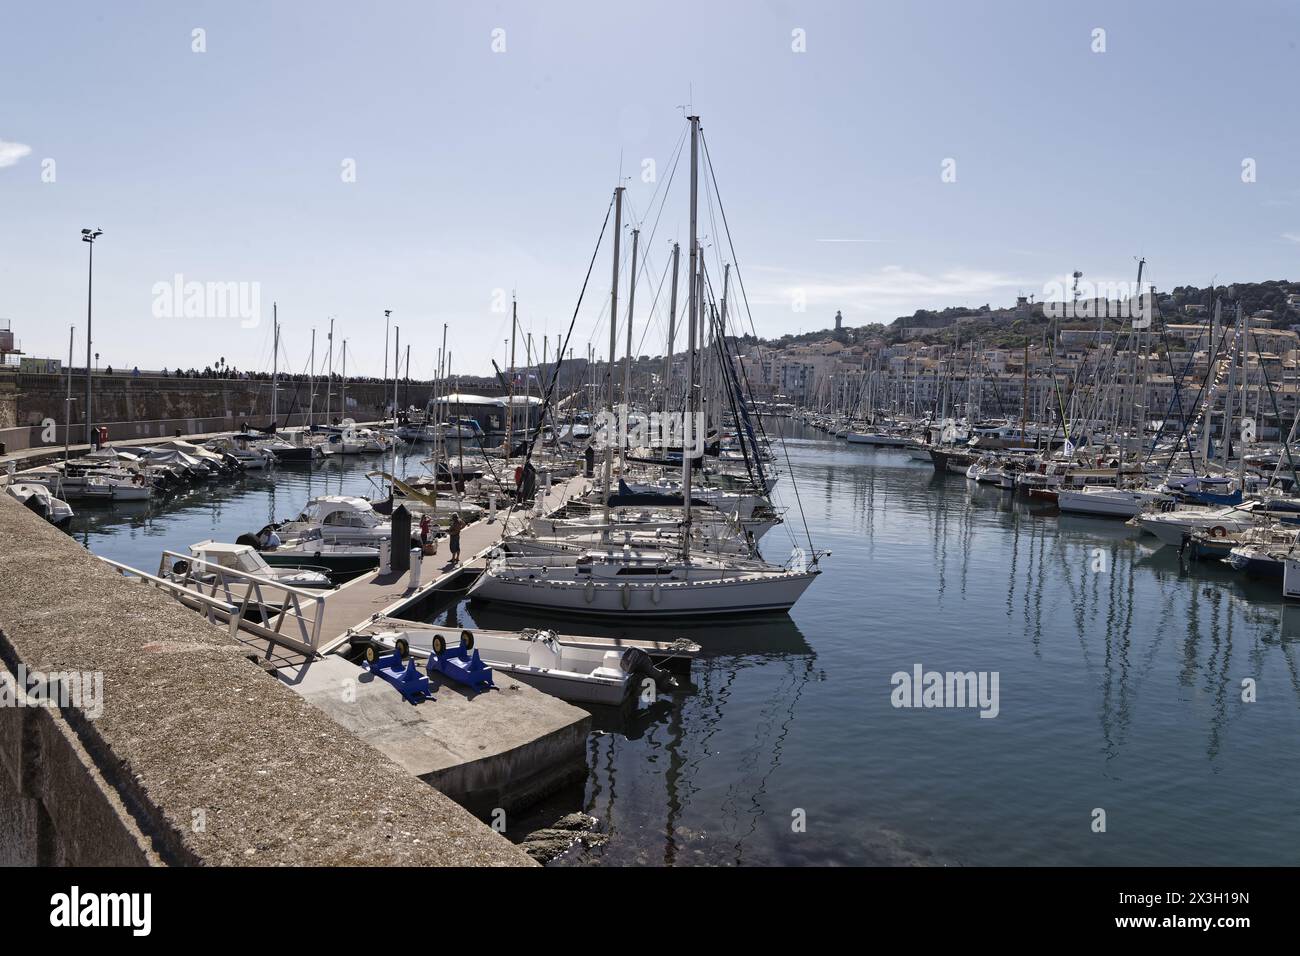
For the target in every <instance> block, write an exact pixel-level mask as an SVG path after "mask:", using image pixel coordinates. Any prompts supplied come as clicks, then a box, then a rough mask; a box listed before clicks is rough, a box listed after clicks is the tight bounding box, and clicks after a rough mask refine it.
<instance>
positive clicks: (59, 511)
mask: <svg viewBox="0 0 1300 956" xmlns="http://www.w3.org/2000/svg"><path fill="white" fill-rule="evenodd" d="M5 490H6V491H8V492H9V495H10V497H12V498H15V499H17V500H18V502H19V503H21V504H22V505H23V506H24V507H25V508H27V509H28V510H29V511H33V512H35V513H36V514H38V515H40V516H41V517H42V518H44V519H45V520H46V521H48V522H49V523H50V524H52V525H54V526H55V527H56V528H66V527H67V526H68V525H69V524H70V523H71V521H72V518H73V511H72V506H71V505H69V504H68V503H67V502H66V501H64V500H63V499H61V498H58V497H55V495H54V493H53V492H52V491H50V489H49V488H47V487H46V486H45V485H44V484H43V483H40V482H34V481H18V482H13V483H11V484H8V485H6V486H5Z"/></svg>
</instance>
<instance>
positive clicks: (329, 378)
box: [325, 319, 334, 425]
mask: <svg viewBox="0 0 1300 956" xmlns="http://www.w3.org/2000/svg"><path fill="white" fill-rule="evenodd" d="M329 344H330V345H329V358H328V359H327V361H328V363H329V368H328V369H326V370H325V424H327V425H328V424H329V417H330V403H331V402H333V400H334V320H333V319H330V331H329Z"/></svg>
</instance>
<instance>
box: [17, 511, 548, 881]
mask: <svg viewBox="0 0 1300 956" xmlns="http://www.w3.org/2000/svg"><path fill="white" fill-rule="evenodd" d="M52 569H56V570H52ZM245 652H246V649H245V648H243V647H242V646H241V645H239V644H237V643H236V642H234V641H233V640H231V639H230V637H229V635H228V633H227V632H226V630H225V629H224V628H220V627H217V626H214V625H212V624H209V623H208V622H207V621H205V620H204V619H203V618H202V617H200V616H199V615H197V614H195V613H193V612H192V611H189V610H187V609H185V608H183V607H182V606H180V605H179V604H176V603H175V602H173V601H172V600H171V599H170V598H167V597H165V596H164V595H163V594H162V593H161V592H159V591H156V590H154V589H153V588H151V587H148V586H144V585H140V584H138V583H131V582H128V581H127V580H125V579H123V578H122V577H120V576H119V575H117V574H116V573H115V572H113V571H112V570H110V569H109V568H108V567H107V566H106V565H104V564H102V563H101V562H100V561H99V560H98V559H97V558H95V557H94V556H93V555H91V554H90V553H89V552H88V551H86V550H85V549H84V548H82V547H81V546H80V545H78V544H77V543H76V542H75V541H73V540H72V539H71V538H69V537H68V536H67V535H65V534H64V533H62V532H60V531H57V530H56V529H54V528H53V527H52V526H50V525H49V524H47V523H46V522H44V521H42V520H41V519H39V518H37V517H36V516H35V515H34V514H32V513H31V512H29V511H28V510H27V509H25V508H23V507H22V506H21V505H19V504H18V503H17V502H16V501H14V500H13V499H11V498H9V497H8V496H7V495H0V866H5V865H59V864H68V865H87V866H126V865H146V866H147V865H154V866H158V865H176V864H205V865H232V864H238V865H335V864H361V865H375V866H384V865H418V866H450V865H458V866H465V865H494V866H500V865H521V866H526V865H530V864H531V863H532V861H531V860H530V858H529V857H528V856H527V855H526V854H525V853H523V851H521V850H520V849H518V848H517V847H515V846H514V845H513V844H511V843H510V842H509V841H508V840H506V839H505V838H504V837H502V836H501V835H499V834H498V833H496V832H495V831H494V830H493V829H492V828H490V827H488V826H487V825H485V824H483V823H482V822H480V821H479V820H478V819H476V818H475V817H473V816H472V815H471V814H470V813H469V812H468V811H466V810H465V809H463V808H462V807H461V806H459V805H458V804H456V803H455V802H454V801H452V800H451V799H449V798H448V797H446V796H444V795H443V794H441V793H439V792H437V791H436V790H434V789H433V788H432V787H430V786H429V785H428V784H426V783H423V782H421V781H420V780H418V779H416V778H415V777H413V776H411V775H410V774H408V773H407V772H406V771H405V770H403V769H402V768H400V767H399V766H397V765H396V764H395V763H393V762H392V761H390V760H389V759H388V758H387V757H385V756H384V755H382V754H381V753H379V752H378V751H377V750H375V749H373V748H372V747H370V746H369V745H368V744H366V743H365V742H363V741H362V740H361V739H360V738H358V737H356V736H355V735H354V734H352V733H350V732H348V731H346V730H343V729H342V728H340V727H339V726H338V725H337V724H336V723H335V722H334V721H332V720H331V719H330V718H329V717H327V716H326V715H325V714H324V713H322V712H321V711H320V710H318V709H316V708H315V707H313V706H312V705H311V704H310V703H308V702H306V701H305V700H303V699H302V698H301V697H300V696H299V695H298V694H296V693H294V692H293V691H292V690H291V689H289V688H288V687H286V686H284V685H283V684H282V683H281V682H280V681H278V680H276V679H275V678H274V677H272V676H270V675H268V674H266V673H265V672H264V671H262V670H261V669H260V668H259V667H257V666H256V665H255V664H253V663H252V662H250V661H249V660H247V659H245ZM86 675H90V676H91V677H92V678H93V680H92V681H91V684H90V686H92V687H97V688H98V691H97V693H96V694H95V695H94V699H93V701H88V700H85V699H81V698H80V697H79V696H78V695H76V694H73V693H69V692H68V691H69V690H70V689H72V688H73V687H75V686H76V685H77V684H78V678H80V677H82V676H86ZM20 678H21V680H20Z"/></svg>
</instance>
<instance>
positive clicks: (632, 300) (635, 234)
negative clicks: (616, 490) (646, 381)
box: [618, 229, 641, 471]
mask: <svg viewBox="0 0 1300 956" xmlns="http://www.w3.org/2000/svg"><path fill="white" fill-rule="evenodd" d="M640 239H641V230H640V229H633V230H632V275H631V278H630V280H629V282H628V289H627V352H626V354H625V356H624V358H623V414H624V415H625V416H627V417H628V418H631V416H632V312H633V310H634V309H635V308H636V251H637V245H638V243H639V241H640ZM618 444H619V449H620V450H621V451H622V455H623V470H624V471H627V448H626V447H625V446H624V444H623V442H622V441H619V443H618Z"/></svg>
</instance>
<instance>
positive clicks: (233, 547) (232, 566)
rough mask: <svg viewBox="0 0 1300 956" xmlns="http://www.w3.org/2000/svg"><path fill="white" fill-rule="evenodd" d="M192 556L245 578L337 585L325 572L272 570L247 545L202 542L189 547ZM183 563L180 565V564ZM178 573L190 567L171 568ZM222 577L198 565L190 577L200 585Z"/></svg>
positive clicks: (306, 585)
mask: <svg viewBox="0 0 1300 956" xmlns="http://www.w3.org/2000/svg"><path fill="white" fill-rule="evenodd" d="M189 551H190V556H191V557H192V558H193V559H194V560H195V561H201V562H203V564H204V566H206V567H215V568H226V569H229V570H231V571H238V572H240V573H241V574H244V575H251V576H252V577H256V578H262V579H264V580H268V581H274V582H275V583H276V584H283V585H285V586H287V587H294V588H304V589H317V588H332V587H334V582H333V581H332V580H330V577H329V575H328V574H327V573H325V571H324V570H323V569H322V570H312V569H309V568H301V567H272V566H271V565H270V564H268V563H267V562H266V560H265V559H264V558H263V557H262V555H261V554H260V553H258V551H257V549H255V548H253V547H250V546H249V545H247V544H224V543H222V542H219V541H200V542H199V543H198V544H192V545H190V548H189ZM180 563H181V562H177V564H180ZM171 570H172V572H173V573H175V574H185V573H187V572H189V571H190V568H188V567H186V568H178V567H176V566H175V565H173V567H172V569H171ZM219 574H220V572H217V571H205V570H203V569H201V568H198V567H197V566H196V568H195V570H194V572H193V573H192V574H191V577H192V578H195V579H197V580H199V581H201V582H204V583H208V581H209V580H215V579H216V577H217V576H218V575H219Z"/></svg>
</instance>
